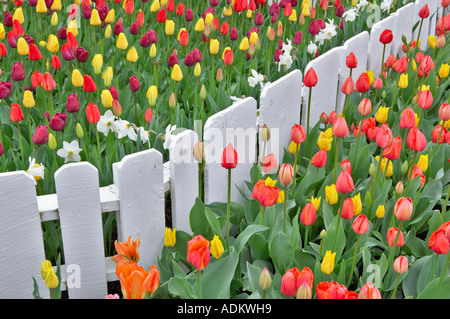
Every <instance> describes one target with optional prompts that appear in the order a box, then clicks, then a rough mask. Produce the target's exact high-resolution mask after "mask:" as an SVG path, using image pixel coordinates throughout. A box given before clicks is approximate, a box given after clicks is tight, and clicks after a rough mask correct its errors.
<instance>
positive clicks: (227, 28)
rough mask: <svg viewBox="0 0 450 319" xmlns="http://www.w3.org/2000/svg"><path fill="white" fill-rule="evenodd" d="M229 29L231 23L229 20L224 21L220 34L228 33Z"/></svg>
mask: <svg viewBox="0 0 450 319" xmlns="http://www.w3.org/2000/svg"><path fill="white" fill-rule="evenodd" d="M229 31H230V25H229V24H228V22H224V23H223V24H222V26H221V27H220V34H222V35H227V34H228V32H229Z"/></svg>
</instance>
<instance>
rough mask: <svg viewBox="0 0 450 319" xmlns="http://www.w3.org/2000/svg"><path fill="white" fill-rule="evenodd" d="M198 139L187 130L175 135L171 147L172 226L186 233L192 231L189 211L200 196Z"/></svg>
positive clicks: (193, 133)
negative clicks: (196, 159)
mask: <svg viewBox="0 0 450 319" xmlns="http://www.w3.org/2000/svg"><path fill="white" fill-rule="evenodd" d="M197 141H198V136H197V134H196V133H195V132H194V131H192V130H186V131H183V132H181V133H179V134H177V135H175V136H174V137H173V141H172V143H171V145H170V148H169V154H170V176H171V183H170V197H171V201H172V202H171V204H172V205H171V207H172V210H171V211H172V228H176V229H177V230H182V231H184V232H186V233H192V231H191V226H190V224H189V213H190V211H191V208H192V206H194V203H195V199H196V198H197V197H198V196H199V190H198V183H199V181H198V172H199V169H198V163H197V162H196V161H195V159H194V156H193V148H194V145H195V143H196V142H197Z"/></svg>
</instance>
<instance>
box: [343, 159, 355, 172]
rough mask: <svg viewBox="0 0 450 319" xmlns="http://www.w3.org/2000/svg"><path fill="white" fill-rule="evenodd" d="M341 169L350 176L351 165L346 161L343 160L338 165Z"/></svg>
mask: <svg viewBox="0 0 450 319" xmlns="http://www.w3.org/2000/svg"><path fill="white" fill-rule="evenodd" d="M340 165H341V167H342V169H344V170H346V171H347V172H348V173H349V174H350V175H352V165H351V164H350V161H349V160H348V159H345V160H343V161H342V162H341V163H340Z"/></svg>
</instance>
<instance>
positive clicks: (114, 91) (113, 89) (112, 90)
mask: <svg viewBox="0 0 450 319" xmlns="http://www.w3.org/2000/svg"><path fill="white" fill-rule="evenodd" d="M109 92H110V93H111V95H112V97H113V99H114V100H118V99H119V92H117V89H116V87H115V86H111V87H110V88H109Z"/></svg>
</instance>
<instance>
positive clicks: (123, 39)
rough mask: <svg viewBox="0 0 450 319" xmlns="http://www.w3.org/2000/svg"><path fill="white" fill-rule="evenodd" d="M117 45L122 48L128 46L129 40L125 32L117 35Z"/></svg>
mask: <svg viewBox="0 0 450 319" xmlns="http://www.w3.org/2000/svg"><path fill="white" fill-rule="evenodd" d="M116 47H117V48H119V49H121V50H125V49H126V48H128V40H127V37H126V36H125V34H124V33H123V32H121V33H119V36H118V37H117V42H116Z"/></svg>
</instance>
